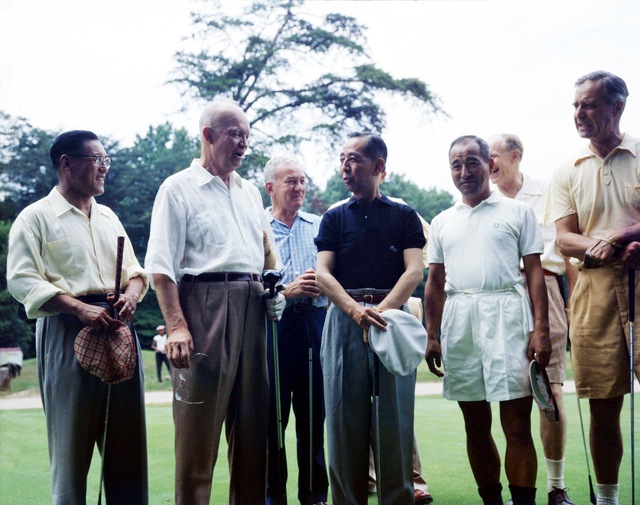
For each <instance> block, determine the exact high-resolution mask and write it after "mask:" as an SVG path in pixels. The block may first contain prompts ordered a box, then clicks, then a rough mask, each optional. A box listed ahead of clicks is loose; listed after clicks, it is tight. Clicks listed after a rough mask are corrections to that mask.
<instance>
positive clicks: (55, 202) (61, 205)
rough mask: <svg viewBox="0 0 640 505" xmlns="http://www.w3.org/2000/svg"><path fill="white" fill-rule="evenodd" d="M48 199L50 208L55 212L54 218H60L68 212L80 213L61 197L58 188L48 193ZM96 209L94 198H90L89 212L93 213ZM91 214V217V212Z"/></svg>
mask: <svg viewBox="0 0 640 505" xmlns="http://www.w3.org/2000/svg"><path fill="white" fill-rule="evenodd" d="M49 199H50V201H51V206H52V207H53V211H54V212H55V214H56V217H60V216H61V215H63V214H64V213H65V212H68V211H70V210H72V211H73V210H75V211H76V212H80V209H78V208H77V207H76V206H75V205H72V204H70V203H69V202H68V201H67V199H66V198H65V197H64V196H62V193H60V191H58V186H55V187H54V188H53V189H52V190H51V191H50V192H49ZM96 208H97V206H96V200H95V198H93V197H91V210H92V211H93V210H95V209H96ZM91 214H92V215H93V212H92V213H91ZM83 215H84V214H83Z"/></svg>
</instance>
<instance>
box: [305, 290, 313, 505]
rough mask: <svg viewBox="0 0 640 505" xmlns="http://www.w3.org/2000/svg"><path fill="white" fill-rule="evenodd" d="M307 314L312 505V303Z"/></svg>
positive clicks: (310, 491)
mask: <svg viewBox="0 0 640 505" xmlns="http://www.w3.org/2000/svg"><path fill="white" fill-rule="evenodd" d="M305 308H307V309H308V312H307V322H308V327H307V347H308V349H309V500H308V502H309V505H311V504H312V503H313V328H314V324H313V323H314V321H313V303H310V304H309V306H308V307H305Z"/></svg>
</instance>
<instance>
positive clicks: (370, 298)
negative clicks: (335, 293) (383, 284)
mask: <svg viewBox="0 0 640 505" xmlns="http://www.w3.org/2000/svg"><path fill="white" fill-rule="evenodd" d="M349 296H350V297H351V298H353V299H354V300H355V301H356V302H359V303H361V302H364V303H380V302H381V301H382V300H384V299H385V298H386V297H387V294H386V293H381V294H373V295H352V294H351V293H349Z"/></svg>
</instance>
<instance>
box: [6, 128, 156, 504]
mask: <svg viewBox="0 0 640 505" xmlns="http://www.w3.org/2000/svg"><path fill="white" fill-rule="evenodd" d="M50 155H51V161H52V164H53V168H54V169H55V170H56V171H57V174H58V186H56V187H55V188H53V189H52V190H51V192H50V193H49V195H48V196H46V197H45V198H43V199H41V200H38V201H37V202H35V203H33V204H31V205H30V206H28V207H27V208H26V209H24V210H23V211H22V212H21V213H20V215H19V216H18V217H17V218H16V220H15V222H14V223H13V226H12V227H11V231H10V233H9V253H8V257H7V282H8V287H9V291H10V292H11V294H12V295H13V296H14V297H15V298H16V299H17V300H18V301H19V302H20V303H22V304H24V306H25V309H26V312H27V316H28V317H30V318H38V321H37V323H36V354H37V361H38V381H39V383H40V394H41V396H42V404H43V406H44V412H45V417H46V421H47V435H48V439H49V459H50V461H51V487H52V495H53V503H54V505H63V504H64V505H67V504H69V503H74V504H83V503H85V500H86V494H87V472H88V471H89V466H90V464H91V458H92V456H93V449H94V445H96V443H97V444H98V446H99V447H100V449H101V452H103V450H104V448H102V440H103V430H104V429H105V411H106V409H105V405H106V398H107V392H108V389H109V388H110V400H109V419H108V436H107V444H106V445H107V447H106V452H104V484H105V497H106V500H107V503H123V504H125V503H126V504H136V505H146V504H147V503H148V484H147V445H146V428H145V416H144V397H143V386H144V381H143V377H142V366H141V365H142V361H141V359H140V346H139V344H138V363H137V364H136V370H135V372H134V375H133V377H132V378H131V379H129V380H128V381H125V382H123V383H121V384H113V385H111V386H107V384H105V383H103V382H102V381H101V380H100V379H98V378H97V377H95V376H93V375H91V374H90V373H89V372H87V371H86V370H85V369H84V368H82V367H81V366H80V365H79V363H78V361H77V360H76V357H75V352H74V342H75V337H76V335H77V334H78V332H79V331H80V330H81V329H82V328H83V327H84V326H85V325H89V326H93V327H94V328H96V329H98V330H106V329H108V328H112V327H114V326H115V319H114V316H115V314H116V312H117V315H118V319H120V320H121V321H125V322H127V323H130V322H131V318H132V317H133V314H134V312H135V310H136V307H137V303H138V302H139V301H140V300H141V299H142V297H143V296H144V294H145V292H146V290H147V285H148V283H147V279H146V276H145V274H144V272H143V270H142V267H141V266H140V265H139V264H138V261H137V260H136V257H135V255H134V253H133V248H132V247H131V242H129V240H128V238H127V239H126V241H125V248H124V255H123V263H122V278H121V287H122V291H123V293H122V294H121V295H120V297H119V298H118V300H117V301H115V303H114V304H113V307H112V306H111V303H110V302H111V301H113V300H112V299H111V298H109V300H108V299H107V293H110V292H113V289H114V282H115V278H116V272H115V269H116V250H117V237H118V236H125V237H126V232H125V231H124V228H123V227H122V224H121V223H120V221H119V220H118V218H117V217H116V215H115V214H114V213H113V212H112V211H111V209H109V208H107V207H105V206H104V205H99V204H98V203H96V201H95V199H94V197H95V196H98V195H101V194H103V193H104V185H105V179H106V176H107V173H108V172H109V166H110V165H111V159H110V158H109V157H108V156H107V155H106V153H105V150H104V147H103V146H102V144H101V143H100V140H99V139H98V137H97V136H96V135H95V134H94V133H92V132H89V131H83V130H74V131H68V132H65V133H62V134H61V135H59V136H58V138H56V140H55V141H54V142H53V145H52V146H51V150H50ZM132 329H133V328H132ZM132 333H134V334H135V332H132Z"/></svg>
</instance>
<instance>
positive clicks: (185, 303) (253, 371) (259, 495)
mask: <svg viewBox="0 0 640 505" xmlns="http://www.w3.org/2000/svg"><path fill="white" fill-rule="evenodd" d="M179 293H180V305H181V307H182V310H183V311H184V314H185V318H186V320H187V324H188V325H189V330H190V332H191V335H192V337H193V342H194V347H195V348H194V354H197V353H203V354H205V355H206V356H199V357H197V358H196V359H195V360H194V363H193V364H192V367H191V369H190V374H189V372H186V373H185V371H184V369H183V370H182V375H183V377H184V378H185V379H186V380H184V381H183V380H181V379H180V377H179V375H178V374H179V373H181V370H180V369H176V368H172V370H171V373H172V379H173V385H174V388H176V387H179V386H182V387H184V388H186V390H187V391H188V398H187V401H189V402H192V403H185V402H181V401H178V400H176V399H175V395H174V400H173V419H174V423H175V452H176V504H177V505H208V504H209V499H210V495H211V481H212V478H213V469H214V467H215V464H216V459H217V457H218V446H219V444H220V435H221V432H222V424H223V423H224V424H225V428H226V437H227V442H228V445H229V450H228V461H229V473H230V486H229V501H228V503H229V504H230V505H249V504H251V505H255V504H257V503H264V502H265V498H266V465H267V427H268V415H269V379H268V373H267V352H266V333H265V312H264V306H263V301H262V299H261V295H262V293H263V286H262V284H260V283H259V282H245V281H238V282H199V283H189V282H184V283H180V284H179ZM200 402H202V403H200Z"/></svg>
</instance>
